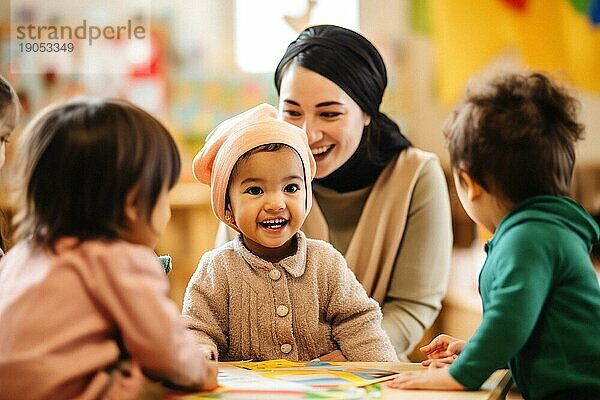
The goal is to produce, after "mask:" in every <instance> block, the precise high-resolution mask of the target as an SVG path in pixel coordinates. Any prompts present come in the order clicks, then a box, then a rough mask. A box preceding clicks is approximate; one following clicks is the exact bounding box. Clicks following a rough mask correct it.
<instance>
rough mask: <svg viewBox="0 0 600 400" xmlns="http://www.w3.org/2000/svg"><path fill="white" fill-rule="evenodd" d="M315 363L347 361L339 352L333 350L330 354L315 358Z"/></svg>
mask: <svg viewBox="0 0 600 400" xmlns="http://www.w3.org/2000/svg"><path fill="white" fill-rule="evenodd" d="M315 361H326V362H329V361H348V360H347V359H346V357H344V354H343V353H342V352H341V351H340V350H334V351H332V352H331V353H327V354H324V355H322V356H321V357H319V358H317V359H316V360H315Z"/></svg>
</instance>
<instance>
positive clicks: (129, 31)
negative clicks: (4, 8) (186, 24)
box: [10, 0, 151, 74]
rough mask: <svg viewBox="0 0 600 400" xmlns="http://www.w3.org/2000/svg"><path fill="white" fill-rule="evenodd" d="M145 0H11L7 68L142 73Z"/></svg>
mask: <svg viewBox="0 0 600 400" xmlns="http://www.w3.org/2000/svg"><path fill="white" fill-rule="evenodd" d="M150 2H151V0H131V1H127V2H123V1H122V0H119V1H117V0H102V1H100V0H54V1H52V2H50V1H41V0H12V1H11V40H10V56H11V59H10V68H11V72H13V73H48V72H52V73H76V74H86V73H101V74H111V73H119V74H127V73H131V71H132V70H135V71H136V72H148V71H149V70H150V53H151V25H150V8H151V5H150Z"/></svg>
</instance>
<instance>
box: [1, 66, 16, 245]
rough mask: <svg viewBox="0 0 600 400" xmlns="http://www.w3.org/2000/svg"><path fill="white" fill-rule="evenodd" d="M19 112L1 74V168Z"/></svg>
mask: <svg viewBox="0 0 600 400" xmlns="http://www.w3.org/2000/svg"><path fill="white" fill-rule="evenodd" d="M18 113H19V99H18V97H17V94H16V93H15V90H14V89H13V88H12V86H11V85H10V84H9V83H8V81H7V80H6V79H5V78H4V77H3V76H2V75H0V168H2V167H3V166H4V162H5V160H6V143H8V139H9V138H10V135H11V134H12V132H13V131H14V129H15V125H16V123H17V116H18ZM4 222H5V221H4V214H1V213H0V223H2V224H3V223H4ZM5 228H6V227H5V226H0V257H2V256H3V255H4V249H5V243H4V242H5V236H4V229H5Z"/></svg>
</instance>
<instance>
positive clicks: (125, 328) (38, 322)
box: [0, 239, 206, 399]
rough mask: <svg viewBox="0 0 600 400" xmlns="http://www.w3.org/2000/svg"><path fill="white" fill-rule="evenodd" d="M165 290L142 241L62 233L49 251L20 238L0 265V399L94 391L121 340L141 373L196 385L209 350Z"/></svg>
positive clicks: (164, 280) (65, 396)
mask: <svg viewBox="0 0 600 400" xmlns="http://www.w3.org/2000/svg"><path fill="white" fill-rule="evenodd" d="M167 292H168V281H167V278H166V276H165V274H164V272H163V271H162V269H161V267H160V264H159V262H158V260H157V258H156V256H155V254H154V253H153V252H152V251H151V250H150V249H149V248H146V247H143V246H138V245H133V244H130V243H128V242H124V241H112V242H107V241H100V240H91V241H86V242H84V243H81V244H79V245H75V241H74V240H72V239H63V240H61V241H60V242H59V243H58V245H57V252H56V254H53V253H51V252H49V251H48V250H47V249H40V248H39V247H34V246H32V244H31V243H30V242H21V243H19V244H17V245H16V246H15V247H14V248H12V249H11V250H10V251H9V252H7V254H6V255H5V256H4V257H2V260H1V262H0V394H1V395H0V396H1V397H2V398H7V399H13V398H19V399H58V398H60V399H71V398H76V397H77V398H96V397H97V396H98V395H99V393H98V389H96V386H97V385H95V384H94V382H95V381H96V380H97V378H98V376H99V375H100V374H102V373H103V371H106V370H108V369H110V367H111V366H112V365H114V363H115V362H116V361H117V360H118V359H119V356H120V355H121V353H122V352H121V349H120V348H119V344H121V345H122V346H124V347H125V348H126V350H127V352H129V354H130V355H131V357H132V358H134V359H135V360H136V361H138V362H139V363H140V365H141V366H142V369H143V370H144V371H145V372H146V373H149V374H152V375H153V376H155V377H161V378H163V379H165V380H168V381H170V382H172V383H175V384H178V385H184V386H199V385H200V384H201V383H202V382H203V381H204V379H205V374H206V361H205V360H206V357H205V353H204V351H203V350H202V349H201V348H200V347H199V346H198V345H197V344H196V342H195V340H194V338H193V337H192V336H191V334H190V332H188V331H187V330H186V328H185V325H184V323H183V320H182V319H181V316H180V314H179V312H178V310H177V307H176V306H175V304H174V303H173V302H172V301H171V300H169V298H168V297H167ZM101 389H103V388H100V390H101Z"/></svg>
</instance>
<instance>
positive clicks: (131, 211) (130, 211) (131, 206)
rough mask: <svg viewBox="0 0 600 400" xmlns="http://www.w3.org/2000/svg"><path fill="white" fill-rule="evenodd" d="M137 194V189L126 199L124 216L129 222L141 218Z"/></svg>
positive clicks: (132, 190) (131, 191)
mask: <svg viewBox="0 0 600 400" xmlns="http://www.w3.org/2000/svg"><path fill="white" fill-rule="evenodd" d="M137 192H138V191H137V189H131V190H130V191H129V193H127V197H126V198H125V207H124V214H125V218H126V219H127V221H129V222H135V221H137V220H138V218H139V212H138V209H137V207H136V204H135V198H136V196H137Z"/></svg>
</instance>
